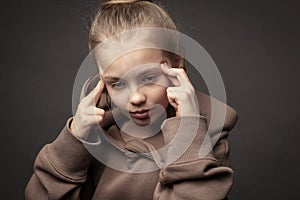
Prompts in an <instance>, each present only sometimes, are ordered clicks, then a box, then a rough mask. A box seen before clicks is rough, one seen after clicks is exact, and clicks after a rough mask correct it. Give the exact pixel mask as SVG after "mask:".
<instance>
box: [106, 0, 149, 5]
mask: <svg viewBox="0 0 300 200" xmlns="http://www.w3.org/2000/svg"><path fill="white" fill-rule="evenodd" d="M139 1H149V2H152V0H105V3H109V4H117V3H135V2H139Z"/></svg>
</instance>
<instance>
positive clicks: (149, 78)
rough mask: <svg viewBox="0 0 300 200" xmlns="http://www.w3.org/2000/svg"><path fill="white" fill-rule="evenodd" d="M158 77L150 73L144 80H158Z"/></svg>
mask: <svg viewBox="0 0 300 200" xmlns="http://www.w3.org/2000/svg"><path fill="white" fill-rule="evenodd" d="M156 79H157V76H156V75H148V76H145V77H144V78H143V82H146V83H148V82H154V81H156Z"/></svg>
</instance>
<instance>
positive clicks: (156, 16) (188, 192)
mask: <svg viewBox="0 0 300 200" xmlns="http://www.w3.org/2000/svg"><path fill="white" fill-rule="evenodd" d="M143 27H158V28H166V29H171V30H176V26H175V24H174V22H173V21H172V19H171V18H170V17H169V15H168V14H167V13H166V12H165V11H164V10H163V9H162V8H161V7H159V6H158V5H156V4H154V3H152V2H149V1H139V0H118V1H117V0H113V1H108V2H106V3H104V4H103V6H102V7H101V9H100V10H99V12H98V13H97V15H96V17H95V19H94V21H93V23H92V26H91V30H90V35H89V47H90V50H91V51H92V50H93V51H94V52H95V53H94V58H95V60H96V62H97V64H98V65H99V68H100V76H97V77H94V78H91V79H89V80H88V81H87V82H86V83H85V85H84V87H83V90H82V99H81V101H80V104H79V105H78V108H77V111H76V114H75V115H74V117H72V118H70V119H69V120H68V121H67V124H66V127H65V128H64V129H63V130H62V132H61V133H60V135H59V136H58V138H57V139H56V140H55V141H54V142H53V143H51V144H48V145H46V146H44V147H43V149H42V150H41V151H40V153H39V154H38V156H37V158H36V161H35V164H34V174H33V175H32V177H31V179H30V181H29V183H28V185H27V187H26V191H25V194H26V199H105V200H108V199H128V200H138V199H139V200H140V199H159V200H163V199H193V200H195V199H205V200H208V199H226V196H227V194H228V192H229V190H230V188H231V185H232V181H233V171H232V169H231V168H230V163H229V150H228V141H227V137H228V131H230V130H231V129H232V128H233V126H234V125H235V123H236V121H237V114H236V112H235V111H234V110H233V109H232V108H230V107H229V106H227V107H226V111H227V113H226V118H225V123H224V126H223V127H222V129H215V130H210V132H211V133H212V135H214V134H216V133H220V137H219V138H218V140H217V143H216V144H215V145H214V147H213V149H212V151H210V152H209V153H208V154H206V155H205V156H202V157H201V156H200V157H199V149H200V148H201V146H204V140H205V135H206V133H207V132H208V124H209V122H210V117H211V112H210V106H211V104H212V103H213V102H214V103H216V104H219V105H220V106H222V105H225V104H223V103H221V102H219V101H217V100H213V102H212V101H211V98H210V97H209V96H207V95H205V94H203V93H201V92H199V91H195V89H194V87H193V85H192V83H191V82H190V80H189V78H188V76H187V74H186V72H185V70H184V62H183V59H182V58H181V57H179V56H177V55H174V54H172V53H169V52H166V51H164V50H160V49H154V48H144V49H138V50H134V51H130V52H127V53H125V54H122V55H120V56H118V57H117V58H116V59H115V60H113V62H108V64H107V67H104V68H101V67H100V66H106V64H103V63H104V60H105V59H106V58H107V56H108V54H109V52H110V51H111V53H113V52H114V51H115V50H116V46H114V48H113V49H111V50H110V49H108V48H106V49H105V53H104V54H103V53H99V52H100V51H103V49H102V50H101V49H100V50H97V45H100V44H102V43H104V42H105V41H107V40H109V38H111V37H113V36H114V35H116V34H118V33H121V32H124V31H128V30H132V29H136V28H143ZM121 43H122V42H120V44H119V45H121ZM118 48H119V46H118ZM225 106H226V105H225ZM164 113H166V115H164ZM97 126H100V128H99V129H101V130H103V134H104V135H105V136H106V138H108V141H109V142H110V143H111V144H113V145H112V146H113V148H115V150H116V151H118V152H121V153H124V155H125V160H122V161H121V162H119V164H120V165H122V164H124V163H125V164H126V167H127V168H126V169H128V170H127V171H126V170H118V169H116V168H114V167H112V166H111V165H110V164H111V163H110V164H107V163H105V162H99V159H97V156H95V155H93V154H92V153H91V151H90V150H87V148H85V145H86V144H91V137H92V136H93V135H95V134H94V131H95V130H96V129H97V128H95V127H97ZM157 127H158V128H157ZM99 129H98V130H99ZM96 135H97V134H96ZM176 135H180V136H181V137H180V138H181V140H180V142H177V143H176V142H175V143H174V142H172V141H173V139H174V138H175V136H176ZM104 139H105V137H101V138H96V140H95V141H92V142H94V144H91V145H92V146H93V147H99V149H97V152H98V153H99V154H101V156H102V158H103V156H104V157H105V158H106V159H107V160H113V159H114V155H115V154H112V153H110V152H107V151H105V150H101V148H100V147H101V146H105V145H104ZM189 140H191V143H188V145H187V146H186V148H185V149H184V152H183V153H182V154H180V156H175V157H174V154H176V152H177V151H178V149H180V147H181V145H182V144H184V143H185V142H186V141H189ZM167 144H169V146H168V150H167V151H166V152H165V153H164V154H162V155H159V154H156V153H154V152H155V150H158V149H160V148H162V147H164V146H165V145H167ZM147 153H150V154H147ZM137 155H145V156H137ZM100 160H101V159H100ZM145 160H147V162H144V161H145ZM101 161H103V160H101ZM145 163H146V164H145ZM106 164H107V165H106ZM149 166H151V167H149ZM153 166H156V168H155V169H156V170H151V169H153ZM122 169H123V168H122ZM132 172H134V173H132ZM141 172H143V173H141Z"/></svg>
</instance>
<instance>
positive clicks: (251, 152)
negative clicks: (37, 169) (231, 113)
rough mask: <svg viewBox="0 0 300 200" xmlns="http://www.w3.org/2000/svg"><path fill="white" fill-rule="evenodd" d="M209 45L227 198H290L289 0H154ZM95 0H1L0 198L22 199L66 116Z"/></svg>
mask: <svg viewBox="0 0 300 200" xmlns="http://www.w3.org/2000/svg"><path fill="white" fill-rule="evenodd" d="M161 2H162V4H163V5H164V6H165V7H166V8H167V10H169V12H170V13H171V15H172V16H173V17H174V18H175V20H176V21H177V23H178V24H179V25H180V27H181V30H182V32H184V33H186V34H188V35H189V36H191V37H193V38H194V39H196V40H197V41H198V42H199V43H200V44H201V45H203V47H204V48H205V49H206V50H207V51H208V52H209V54H210V55H211V56H212V58H213V59H214V61H215V62H216V64H217V66H218V67H219V70H220V72H221V74H222V77H223V80H224V83H225V86H226V91H227V95H228V103H229V105H231V106H232V107H234V108H235V109H236V110H237V112H238V113H239V121H238V123H237V126H236V127H235V129H234V130H233V131H232V132H231V138H230V142H231V150H232V154H231V155H232V156H231V158H232V167H233V169H234V170H235V184H234V187H233V189H232V192H231V194H230V199H233V200H247V199H262V200H265V199H272V200H276V199H278V200H281V199H299V198H300V193H299V189H298V187H299V180H298V179H299V178H300V177H299V175H300V174H299V171H298V170H299V168H300V162H299V158H300V157H299V150H298V146H297V143H298V140H299V138H300V136H299V131H298V125H299V114H298V113H299V111H300V109H299V108H300V106H299V105H298V103H299V102H300V101H299V100H300V95H299V84H300V81H299V80H298V77H299V75H300V73H299V72H300V66H299V62H298V59H299V57H300V55H299V44H300V39H299V35H300V28H299V24H300V15H299V12H300V3H299V1H298V0H294V1H292V0H288V1H287V0H286V1H278V0H260V1H259V0H251V1H250V0H248V1H238V0H236V1H233V0H226V1H225V0H219V1H215V0H203V1H202V0H201V1H199V0H197V1H196V0H195V1H190V0H189V1H182V0H181V1H180V0H169V1H167V0H162V1H161ZM95 5H97V3H95V1H83V0H72V1H59V0H56V1H38V0H36V1H32V0H31V1H25V0H14V1H10V2H7V1H2V3H1V12H0V19H1V33H0V34H1V37H0V38H1V43H0V45H1V48H0V49H1V54H0V55H1V60H0V64H1V65H0V66H1V79H0V80H1V94H2V95H1V143H2V145H1V157H0V158H1V183H0V184H1V185H0V186H1V187H0V199H23V198H24V195H23V193H24V192H23V191H24V187H25V185H26V182H27V181H28V179H29V177H30V176H31V173H32V166H33V162H34V159H35V156H36V154H37V153H38V151H39V150H40V149H41V147H42V146H43V145H44V144H46V143H49V142H51V141H52V140H53V139H55V138H56V136H57V134H58V133H59V132H60V130H61V129H62V128H63V126H64V125H65V122H66V119H67V118H68V117H70V116H71V114H72V113H71V104H72V87H73V82H74V79H75V75H76V72H77V70H78V68H79V66H80V64H81V62H82V61H83V59H84V58H85V56H86V55H87V53H88V49H87V29H88V25H89V21H90V17H91V14H90V13H91V11H92V10H95V9H96V7H95Z"/></svg>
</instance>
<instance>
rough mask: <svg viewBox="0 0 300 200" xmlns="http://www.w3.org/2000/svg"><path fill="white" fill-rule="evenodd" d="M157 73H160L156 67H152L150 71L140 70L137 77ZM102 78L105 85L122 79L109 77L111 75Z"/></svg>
mask: <svg viewBox="0 0 300 200" xmlns="http://www.w3.org/2000/svg"><path fill="white" fill-rule="evenodd" d="M158 72H161V71H160V69H159V68H157V67H153V68H150V69H147V68H146V69H144V70H141V72H140V73H139V76H145V75H146V74H149V73H158ZM161 73H162V72H161ZM102 78H103V80H104V82H107V83H111V82H115V81H119V80H120V79H121V80H122V77H117V76H111V75H108V76H103V77H102Z"/></svg>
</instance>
